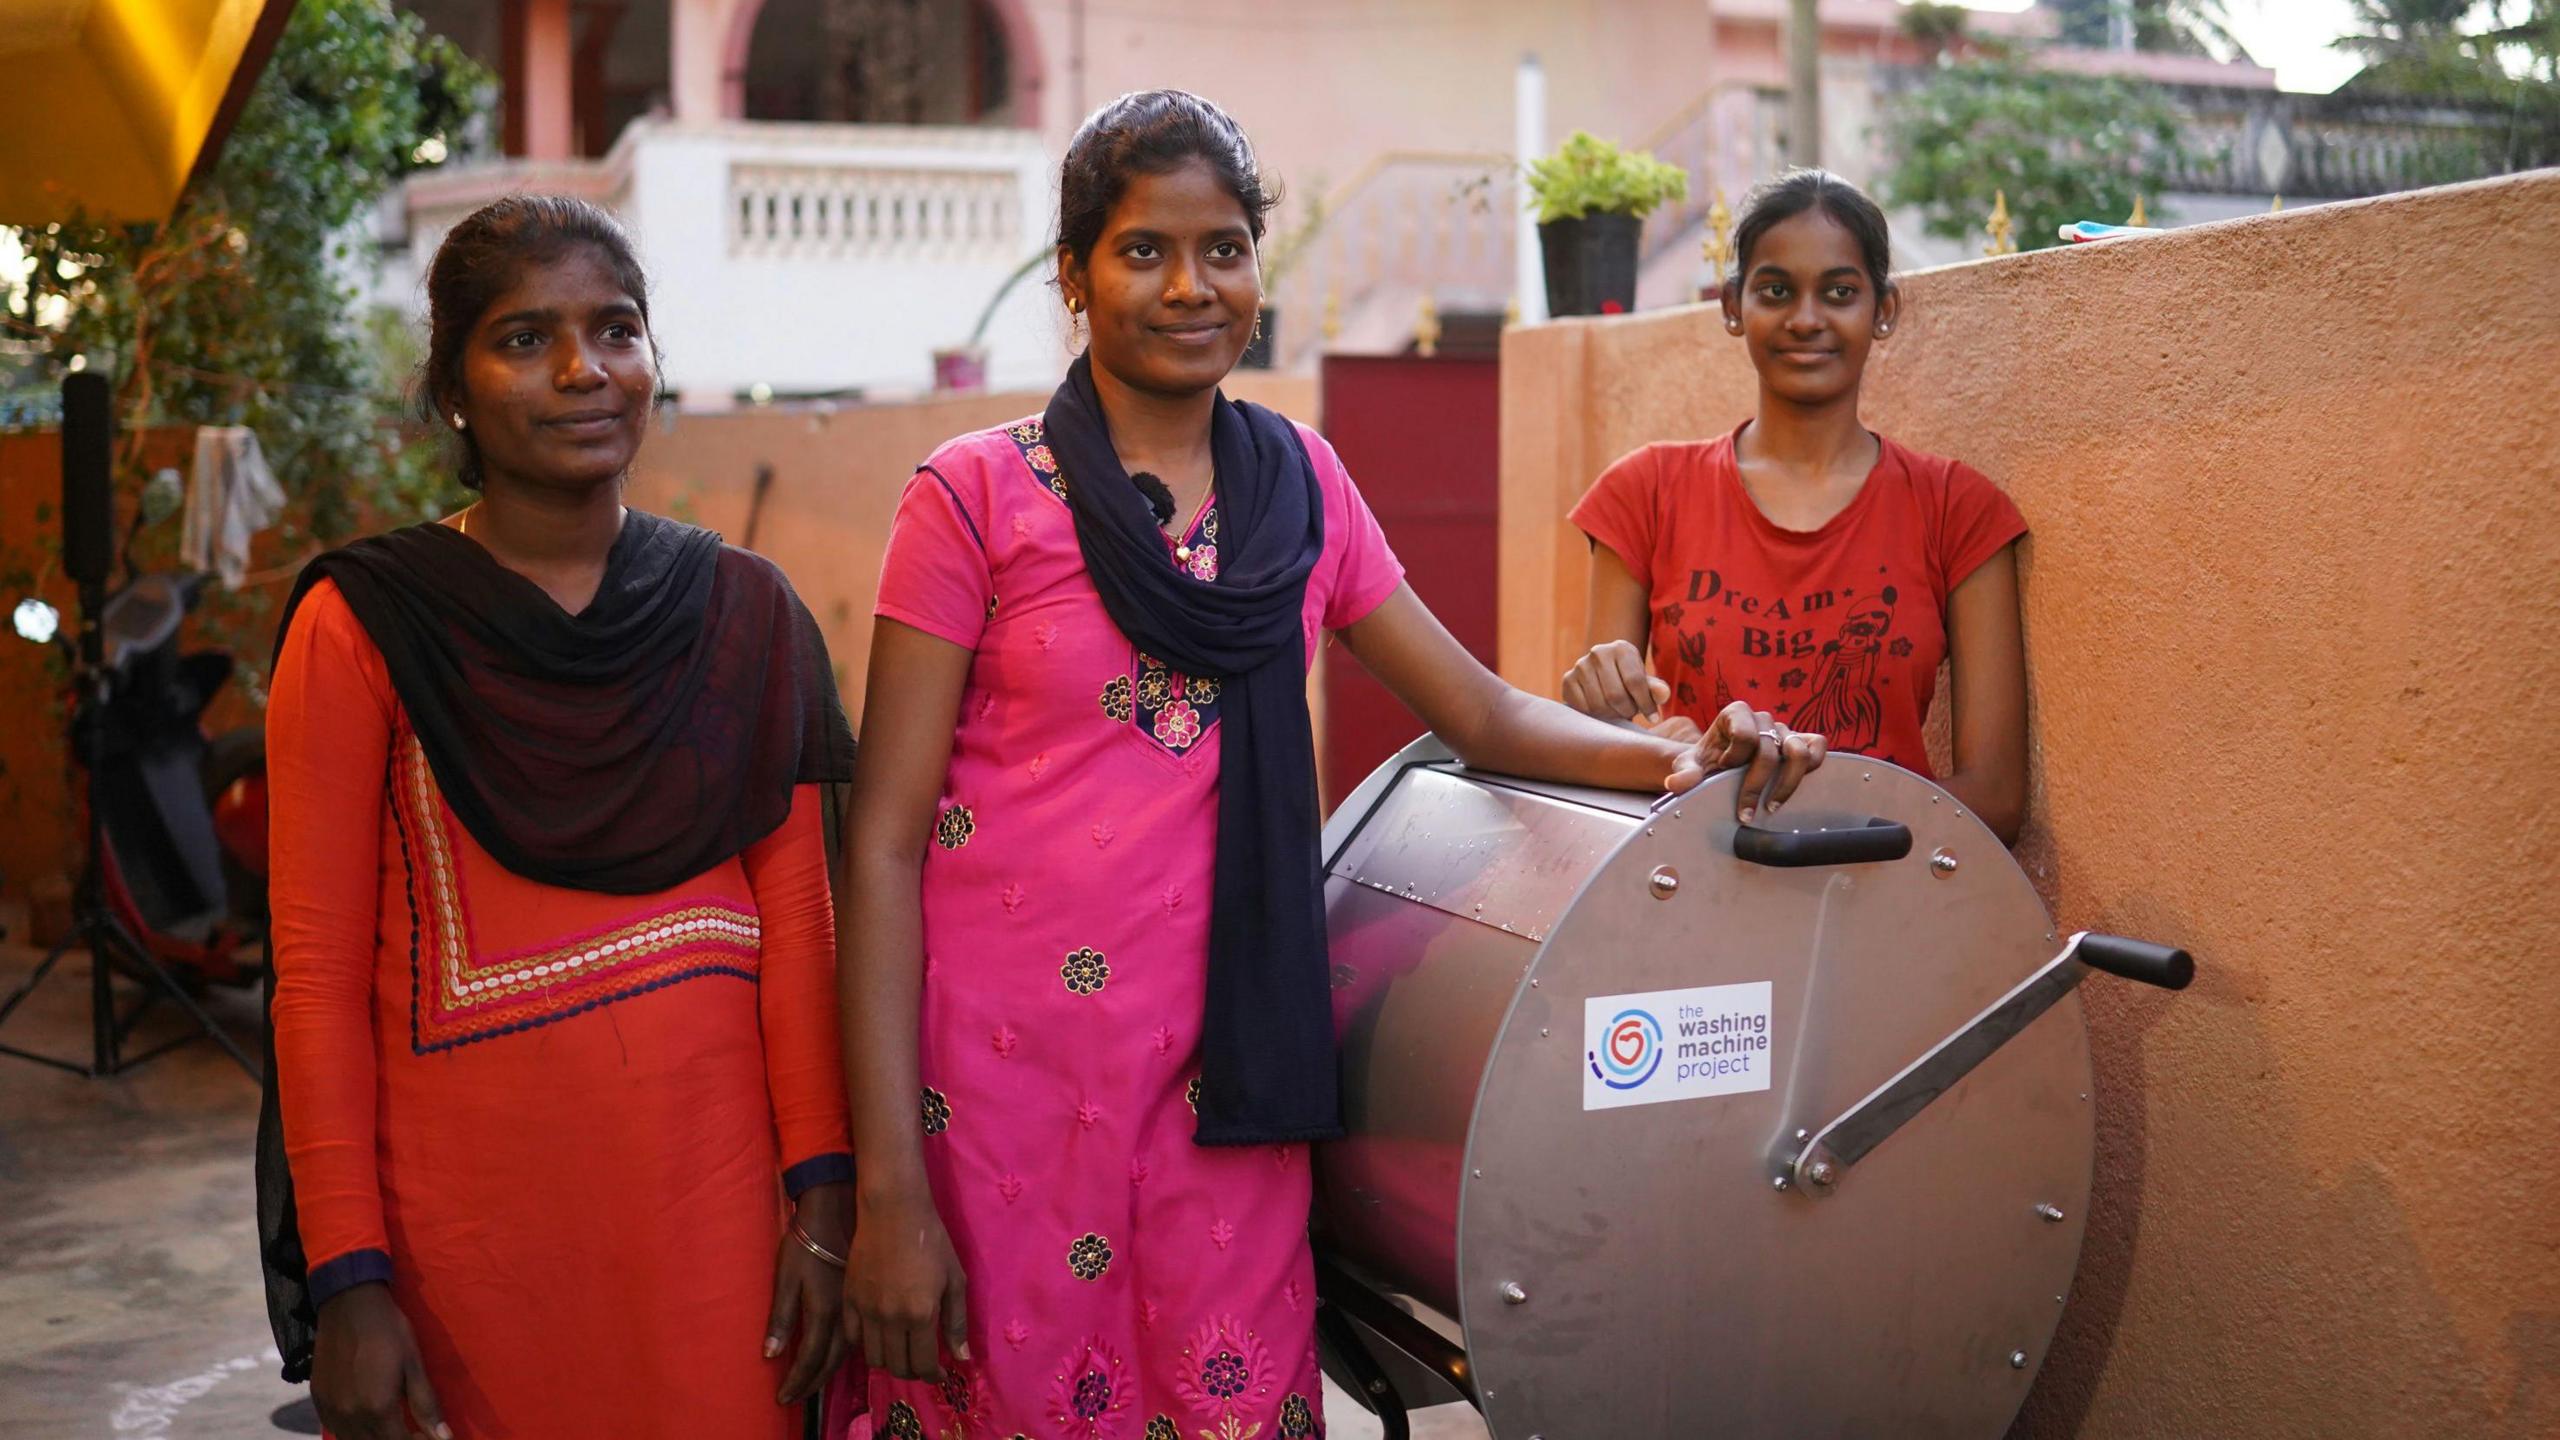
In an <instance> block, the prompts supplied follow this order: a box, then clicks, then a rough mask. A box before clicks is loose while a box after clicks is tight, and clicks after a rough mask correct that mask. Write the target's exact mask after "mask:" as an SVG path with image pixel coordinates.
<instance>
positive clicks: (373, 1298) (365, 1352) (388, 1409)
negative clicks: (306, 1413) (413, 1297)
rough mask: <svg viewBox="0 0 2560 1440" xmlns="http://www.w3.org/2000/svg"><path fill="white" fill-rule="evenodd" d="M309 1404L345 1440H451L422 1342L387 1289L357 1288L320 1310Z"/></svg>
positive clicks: (325, 1425) (326, 1425)
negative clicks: (430, 1439) (420, 1352)
mask: <svg viewBox="0 0 2560 1440" xmlns="http://www.w3.org/2000/svg"><path fill="white" fill-rule="evenodd" d="M311 1404H312V1407H313V1408H314V1409H316V1410H318V1411H319V1412H320V1424H321V1425H322V1427H323V1428H325V1429H326V1430H327V1431H328V1432H329V1433H330V1434H332V1435H336V1436H339V1437H341V1440H419V1437H421V1436H432V1437H434V1440H453V1427H452V1426H450V1425H447V1424H445V1423H444V1410H443V1408H442V1407H441V1406H439V1405H438V1404H437V1403H436V1387H435V1386H433V1385H431V1384H429V1383H427V1365H426V1362H425V1361H424V1360H423V1359H421V1358H419V1355H418V1337H417V1336H416V1335H415V1334H413V1333H412V1332H411V1331H410V1329H409V1317H408V1316H406V1315H403V1314H401V1313H400V1305H399V1302H398V1301H396V1300H394V1299H392V1298H391V1287H390V1286H388V1285H381V1284H368V1285H357V1286H353V1287H351V1288H349V1289H346V1290H342V1291H339V1292H338V1293H337V1294H335V1295H332V1296H330V1297H329V1303H328V1304H326V1305H323V1306H321V1307H320V1333H319V1335H318V1337H317V1340H316V1343H315V1348H314V1350H313V1353H312V1364H311Z"/></svg>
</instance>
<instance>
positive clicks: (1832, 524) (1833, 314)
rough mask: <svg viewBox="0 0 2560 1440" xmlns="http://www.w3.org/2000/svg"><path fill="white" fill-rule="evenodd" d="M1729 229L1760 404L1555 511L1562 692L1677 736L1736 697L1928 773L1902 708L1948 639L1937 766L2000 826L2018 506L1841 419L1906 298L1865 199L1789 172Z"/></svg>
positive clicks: (1910, 705) (1570, 699)
mask: <svg viewBox="0 0 2560 1440" xmlns="http://www.w3.org/2000/svg"><path fill="white" fill-rule="evenodd" d="M1736 239H1737V245H1738V251H1739V261H1738V264H1737V267H1736V275H1735V278H1734V279H1731V280H1728V281H1726V282H1725V286H1724V295H1723V302H1724V321H1725V328H1726V329H1727V330H1729V331H1731V332H1733V333H1734V334H1736V335H1739V336H1741V337H1742V339H1743V343H1744V345H1745V346H1746V347H1747V348H1748V349H1749V350H1750V353H1751V364H1752V367H1753V368H1754V369H1756V370H1758V371H1759V372H1760V404H1759V409H1758V411H1757V412H1756V413H1755V414H1754V415H1753V416H1752V418H1751V419H1749V420H1747V421H1744V422H1743V423H1742V424H1741V425H1740V426H1739V427H1737V428H1736V429H1734V430H1733V431H1732V432H1731V433H1730V434H1726V435H1721V436H1718V437H1716V438H1715V439H1713V440H1698V441H1681V442H1666V443H1662V444H1656V445H1647V446H1645V447H1643V448H1642V449H1640V450H1637V451H1636V452H1635V453H1633V454H1631V455H1628V456H1626V457H1625V458H1624V459H1621V460H1619V461H1618V462H1617V463H1616V464H1614V465H1612V466H1610V467H1609V468H1608V470H1607V471H1605V472H1603V473H1602V475H1601V476H1600V479H1599V480H1598V482H1596V483H1595V484H1593V485H1592V487H1591V490H1590V493H1588V494H1586V495H1585V496H1583V498H1582V501H1581V503H1580V504H1578V505H1576V506H1575V507H1574V509H1573V522H1574V524H1576V525H1578V526H1580V527H1581V528H1582V530H1583V531H1584V533H1586V534H1588V535H1589V536H1590V537H1591V558H1592V563H1591V604H1590V619H1589V622H1588V627H1589V628H1588V638H1589V641H1590V644H1591V649H1590V650H1589V652H1588V653H1586V654H1585V655H1584V656H1583V657H1582V658H1581V659H1580V660H1578V661H1576V662H1575V663H1574V666H1573V668H1572V669H1571V670H1569V671H1567V672H1566V673H1565V677H1564V701H1565V703H1566V704H1568V705H1571V706H1573V707H1574V708H1576V709H1578V710H1582V711H1584V712H1585V713H1588V714H1592V715H1598V716H1603V717H1611V716H1614V717H1617V718H1621V719H1626V720H1633V721H1637V722H1639V723H1642V724H1645V725H1647V726H1649V727H1652V728H1654V729H1657V730H1659V731H1662V732H1664V733H1666V734H1670V735H1672V736H1674V738H1678V737H1682V736H1686V735H1690V734H1694V733H1696V727H1702V726H1709V725H1712V724H1713V723H1714V721H1715V720H1716V718H1717V717H1718V716H1719V715H1720V714H1722V713H1724V712H1726V711H1728V710H1736V711H1737V713H1738V708H1737V707H1740V708H1747V709H1748V710H1749V711H1750V712H1751V713H1752V714H1753V715H1754V717H1755V718H1756V719H1757V720H1758V721H1759V725H1760V730H1761V733H1763V734H1764V735H1766V734H1769V733H1771V732H1772V731H1773V730H1775V731H1777V732H1778V733H1781V734H1783V733H1785V732H1787V731H1789V730H1792V731H1793V732H1795V733H1797V734H1800V735H1803V736H1805V737H1806V740H1805V742H1802V743H1801V744H1796V745H1790V746H1789V753H1790V755H1792V754H1793V753H1795V751H1796V750H1798V749H1807V750H1809V751H1810V752H1811V754H1812V755H1814V756H1818V755H1819V754H1820V753H1821V752H1822V751H1824V750H1826V749H1839V750H1845V751H1853V752H1856V753H1858V754H1861V755H1871V756H1874V757H1875V758H1877V759H1880V760H1886V761H1890V762H1892V763H1894V764H1897V765H1901V766H1903V767H1905V768H1907V769H1911V770H1916V771H1918V772H1920V773H1921V774H1923V775H1930V774H1931V773H1932V772H1931V768H1930V764H1929V755H1928V750H1927V747H1926V746H1925V745H1924V744H1923V743H1922V740H1921V724H1922V721H1923V720H1924V719H1925V718H1926V717H1927V715H1928V713H1929V702H1930V698H1931V696H1932V695H1933V693H1934V692H1935V690H1936V688H1937V678H1938V663H1939V661H1940V660H1941V659H1945V660H1948V661H1950V662H1951V670H1952V673H1953V676H1954V692H1953V705H1954V715H1953V719H1954V725H1953V731H1954V740H1955V767H1954V770H1953V772H1952V773H1950V774H1948V775H1945V776H1942V777H1934V778H1937V779H1939V781H1940V783H1942V784H1944V785H1945V786H1946V787H1947V789H1948V790H1950V791H1952V792H1954V794H1955V795H1956V797H1957V798H1958V799H1960V800H1962V801H1964V802H1965V804H1966V805H1967V806H1968V807H1970V808H1971V809H1972V810H1973V812H1974V813H1975V814H1977V815H1979V816H1981V817H1982V819H1983V822H1984V823H1985V824H1988V825H1989V826H1990V827H1991V828H1992V829H1993V830H1994V831H1996V832H1998V834H1999V835H2000V837H2001V838H2002V839H2003V840H2014V839H2015V838H2016V837H2017V833H2018V824H2019V821H2020V819H2021V816H2022V812H2023V811H2024V809H2025V803H2026V769H2027V765H2026V754H2027V727H2026V689H2027V682H2026V657H2025V647H2024V645H2023V643H2022V641H2021V639H2020V635H2019V622H2018V572H2017V559H2016V551H2015V542H2016V541H2017V539H2018V538H2019V537H2020V536H2022V535H2024V534H2025V533H2026V529H2027V524H2026V521H2025V519H2024V518H2022V517H2021V516H2020V515H2019V513H2018V508H2017V506H2015V505H2013V504H2011V503H2010V501H2009V497H2008V496H2006V495H2004V494H2002V493H2001V492H2000V491H1999V490H1998V489H1996V488H1995V487H1993V485H1992V484H1991V482H1990V481H1989V480H1986V479H1984V478H1983V476H1982V474H1981V473H1980V472H1979V471H1976V470H1974V469H1973V468H1972V467H1970V466H1967V465H1964V464H1962V463H1960V462H1957V461H1953V460H1947V459H1942V458H1940V457H1938V456H1934V455H1924V454H1922V453H1920V452H1919V451H1916V450H1912V449H1909V448H1908V447H1905V446H1902V445H1899V444H1896V443H1895V442H1893V441H1892V440H1890V439H1887V438H1886V437H1884V436H1882V435H1878V434H1875V433H1874V432H1872V431H1870V430H1868V429H1867V428H1866V427H1865V426H1864V425H1863V424H1861V423H1860V422H1859V419H1858V386H1859V380H1860V377H1861V375H1862V373H1863V372H1864V370H1865V368H1866V360H1867V350H1868V347H1869V346H1870V345H1872V344H1873V343H1874V342H1875V341H1877V340H1881V339H1883V338H1884V337H1885V336H1887V335H1889V334H1891V333H1892V332H1893V325H1894V319H1895V316H1896V313H1897V311H1898V310H1899V309H1900V302H1901V297H1900V296H1899V294H1898V293H1897V292H1896V291H1895V289H1894V286H1893V282H1892V280H1891V278H1890V276H1889V272H1888V268H1887V260H1888V255H1889V242H1888V237H1887V235H1886V231H1885V220H1884V214H1883V212H1882V211H1880V210H1878V209H1877V208H1876V205H1875V202H1874V201H1872V200H1870V199H1868V198H1867V197H1866V196H1865V195H1864V194H1861V193H1860V192H1859V191H1858V189H1857V188H1856V187H1855V186H1852V185H1850V184H1849V183H1848V182H1847V181H1845V180H1842V179H1840V178H1839V177H1838V176H1836V175H1831V174H1828V173H1826V172H1823V171H1819V170H1799V171H1795V172H1793V173H1791V174H1789V175H1787V176H1785V177H1784V178H1782V179H1779V180H1776V181H1773V182H1771V183H1770V184H1768V185H1765V186H1763V187H1761V188H1760V189H1759V190H1758V191H1756V192H1755V193H1754V194H1753V195H1752V196H1751V197H1750V198H1749V199H1748V200H1747V201H1746V202H1745V203H1744V206H1743V215H1742V223H1741V226H1740V229H1739V231H1738V233H1737V237H1736ZM1648 660H1649V661H1650V664H1649V665H1648ZM1816 737H1819V738H1816ZM1778 808H1779V807H1778V804H1777V803H1772V804H1770V805H1769V806H1768V810H1769V811H1770V812H1771V813H1774V812H1776V810H1777V809H1778ZM1742 818H1743V819H1744V820H1745V821H1746V822H1747V821H1749V820H1750V819H1752V818H1753V817H1752V811H1751V803H1750V797H1748V796H1746V798H1745V803H1744V806H1743V810H1742Z"/></svg>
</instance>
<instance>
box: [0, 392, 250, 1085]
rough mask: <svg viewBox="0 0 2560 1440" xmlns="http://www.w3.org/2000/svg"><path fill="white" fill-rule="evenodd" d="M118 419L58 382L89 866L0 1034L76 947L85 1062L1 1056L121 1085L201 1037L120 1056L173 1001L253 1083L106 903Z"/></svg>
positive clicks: (3, 1010) (213, 1027)
mask: <svg viewBox="0 0 2560 1440" xmlns="http://www.w3.org/2000/svg"><path fill="white" fill-rule="evenodd" d="M114 435H115V412H114V409H113V406H112V404H111V397H110V394H109V391H108V385H107V381H106V377H105V376H103V375H101V374H98V373H96V372H79V373H74V374H72V375H68V376H66V377H64V379H63V382H62V568H63V570H64V571H65V572H67V573H68V574H69V575H70V576H71V577H72V578H73V579H74V580H76V581H78V582H79V585H80V643H79V645H78V647H77V648H76V649H75V651H74V652H73V657H72V658H73V663H74V665H75V666H76V667H77V670H78V677H77V679H78V683H77V687H76V691H75V694H76V696H77V698H76V701H75V703H74V709H73V717H72V725H71V735H72V740H73V742H74V743H75V744H78V745H79V746H80V747H81V750H82V757H81V759H82V767H81V768H82V770H83V771H84V772H85V781H86V783H85V785H84V789H85V791H86V798H87V801H88V809H89V817H88V857H87V858H88V863H87V864H86V865H85V866H83V867H82V869H81V873H80V885H79V888H78V890H77V891H76V892H75V893H74V894H73V896H72V913H73V925H72V932H71V937H70V938H69V939H67V940H65V941H63V942H62V943H61V944H59V945H56V946H55V947H53V952H52V953H51V954H49V955H47V956H45V957H44V959H43V960H42V961H41V962H39V963H38V964H37V966H36V968H35V973H33V974H31V975H29V976H28V977H27V978H26V980H25V982H24V983H22V984H20V985H19V986H18V988H17V990H16V991H15V992H14V993H12V994H11V995H10V996H9V998H8V1000H7V1001H6V1002H0V1025H5V1024H7V1023H8V1021H9V1017H10V1016H11V1015H13V1014H15V1013H17V1009H18V1007H19V1006H21V1005H23V1004H25V1003H26V1001H27V997H28V996H30V995H32V994H34V993H35V991H36V987H37V986H39V985H41V984H43V983H44V980H45V977H46V976H47V975H49V974H51V973H53V967H54V966H56V965H58V964H60V963H61V962H62V958H63V956H65V955H67V954H69V953H70V951H71V950H72V949H73V948H74V947H75V946H86V947H87V948H88V951H89V1061H88V1063H87V1064H85V1065H83V1064H80V1063H78V1062H76V1061H71V1060H63V1059H58V1058H56V1057H54V1056H51V1055H41V1054H38V1053H36V1052H35V1051H33V1050H22V1049H19V1048H18V1047H17V1046H14V1045H6V1044H0V1055H8V1056H11V1057H14V1058H16V1059H20V1060H32V1061H34V1062H36V1063H37V1064H39V1065H50V1066H53V1067H54V1068H55V1069H57V1070H68V1071H70V1072H71V1073H72V1074H74V1075H86V1076H89V1077H91V1078H96V1077H98V1076H103V1075H119V1074H122V1073H124V1072H125V1071H127V1070H130V1069H132V1068H134V1067H135V1066H137V1065H140V1064H142V1063H143V1062H144V1061H147V1060H150V1059H152V1058H154V1057H155V1056H158V1055H161V1054H163V1053H165V1052H167V1051H169V1050H172V1049H174V1048H176V1047H177V1046H180V1045H183V1044H185V1043H186V1042H187V1041H189V1040H192V1039H194V1038H195V1033H189V1034H183V1035H180V1036H178V1037H177V1038H175V1039H172V1040H168V1041H165V1042H163V1043H161V1044H158V1045H155V1046H153V1047H151V1048H150V1049H148V1050H145V1051H143V1052H142V1053H141V1054H139V1055H127V1054H125V1053H124V1042H125V1037H126V1036H128V1035H130V1034H132V1033H133V1027H134V1025H135V1024H136V1023H137V1022H138V1021H140V1020H141V1019H142V1017H143V1016H144V1015H145V1014H147V1013H148V1012H149V1011H150V1010H151V1009H152V1007H154V1006H156V1005H158V1004H159V1003H160V1002H161V1001H162V1000H173V1001H176V1002H177V1004H178V1008H180V1009H182V1010H184V1011H186V1012H187V1017H188V1018H189V1019H190V1020H193V1021H194V1022H195V1027H196V1032H198V1033H201V1034H203V1035H204V1036H205V1037H206V1038H207V1039H210V1040H212V1041H213V1043H215V1044H217V1045H219V1046H221V1047H222V1048H223V1051H224V1052H225V1053H226V1054H228V1055H230V1057H231V1058H232V1059H233V1060H234V1061H237V1062H238V1063H239V1066H240V1068H241V1069H242V1070H245V1071H247V1072H248V1074H249V1078H250V1079H251V1080H257V1079H259V1078H260V1075H259V1070H258V1064H257V1062H256V1061H254V1060H251V1059H250V1058H249V1055H248V1052H247V1051H245V1050H242V1049H241V1048H240V1046H239V1044H238V1042H236V1041H234V1040H233V1039H232V1038H231V1037H230V1036H229V1035H226V1034H224V1033H223V1030H222V1027H221V1026H220V1025H218V1024H216V1023H215V1022H214V1018H213V1017H212V1016H211V1015H208V1014H206V1013H205V1009H204V1007H203V1006H202V1005H199V1004H197V1003H196V999H195V997H194V996H192V995H190V994H188V993H187V991H186V987H184V986H182V985H180V984H179V983H178V980H177V977H176V976H174V975H171V974H170V973H169V971H168V968H167V967H166V966H163V965H162V964H161V963H160V961H159V958H158V957H157V956H155V955H154V954H152V952H151V947H150V946H148V945H146V944H144V943H143V941H142V939H141V938H140V937H139V936H137V935H135V934H134V933H133V931H132V930H131V929H130V928H129V927H128V926H126V925H125V923H124V922H123V920H122V919H121V918H119V917H118V915H117V914H116V911H115V908H114V907H113V905H112V904H111V903H110V902H109V897H108V894H107V866H108V863H109V855H108V852H107V820H106V811H105V808H104V806H103V805H102V804H101V803H100V802H101V800H102V799H103V797H102V796H101V794H100V793H99V788H98V776H99V774H100V772H101V771H103V770H104V769H105V768H106V764H107V724H108V714H107V710H108V705H107V702H108V701H109V700H110V699H111V698H113V694H112V692H113V687H114V685H115V680H116V676H115V673H114V672H113V671H110V670H109V669H108V668H107V657H106V635H105V628H104V627H105V623H106V607H107V571H108V569H109V566H110V564H111V556H112V553H113V549H114V536H113V533H112V532H113V528H114V522H113V515H114V505H113V503H112V499H111V491H110V489H109V478H108V477H109V473H110V469H111V460H112V451H113V448H114V447H113V440H114ZM119 969H121V970H123V971H124V972H125V974H126V975H127V976H129V977H131V978H132V979H135V980H138V981H140V982H142V984H143V986H144V989H143V993H142V998H141V999H140V1000H138V1001H136V1002H135V1003H134V1005H133V1008H131V1009H130V1010H126V1011H123V1012H122V1013H119V1012H118V1010H117V1008H116V994H115V986H114V984H113V983H112V981H113V976H114V973H115V972H116V971H117V970H119Z"/></svg>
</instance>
